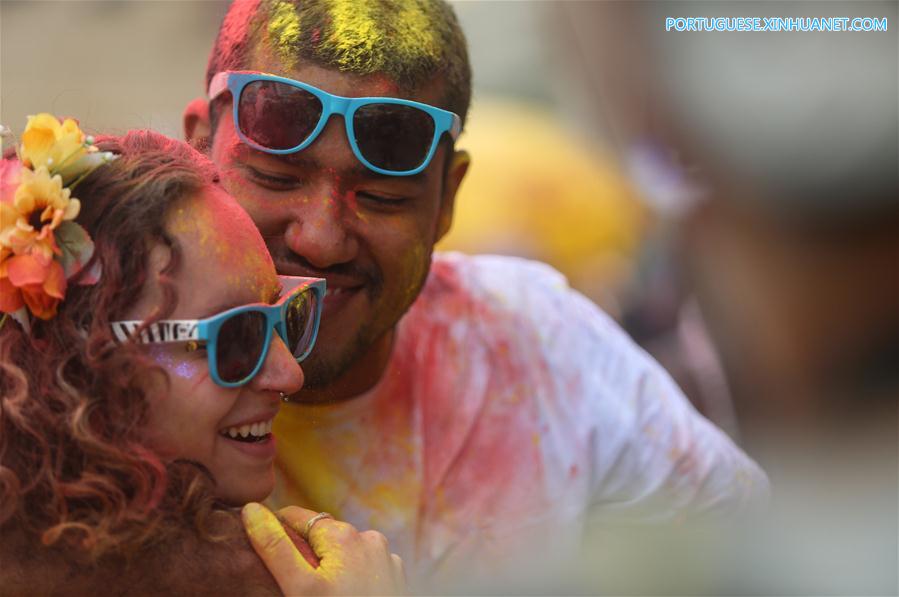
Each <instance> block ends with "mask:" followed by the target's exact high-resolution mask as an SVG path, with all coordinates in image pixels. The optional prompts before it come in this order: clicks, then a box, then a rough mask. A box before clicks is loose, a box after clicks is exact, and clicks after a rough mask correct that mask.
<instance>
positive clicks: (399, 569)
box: [390, 553, 406, 595]
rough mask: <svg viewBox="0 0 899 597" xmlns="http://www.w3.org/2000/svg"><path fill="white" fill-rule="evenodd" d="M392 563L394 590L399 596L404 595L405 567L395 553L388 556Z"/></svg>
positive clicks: (401, 559)
mask: <svg viewBox="0 0 899 597" xmlns="http://www.w3.org/2000/svg"><path fill="white" fill-rule="evenodd" d="M390 559H391V561H392V562H393V579H394V582H395V583H396V590H397V592H398V593H399V594H400V595H405V594H406V567H405V566H403V558H401V557H399V556H398V555H396V554H395V553H392V554H390Z"/></svg>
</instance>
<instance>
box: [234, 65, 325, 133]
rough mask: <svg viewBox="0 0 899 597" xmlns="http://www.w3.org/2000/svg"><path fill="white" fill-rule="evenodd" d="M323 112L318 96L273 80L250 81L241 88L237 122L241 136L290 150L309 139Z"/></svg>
mask: <svg viewBox="0 0 899 597" xmlns="http://www.w3.org/2000/svg"><path fill="white" fill-rule="evenodd" d="M321 115H322V104H321V102H320V101H319V100H318V98H317V97H315V96H314V95H312V94H311V93H309V92H308V91H306V90H305V89H300V88H298V87H293V86H291V85H285V84H284V83H278V82H276V81H253V82H252V83H249V84H248V85H247V86H246V87H244V88H243V91H241V93H240V101H239V102H238V104H237V121H238V126H239V127H240V132H242V133H243V134H244V136H245V137H246V138H247V139H249V140H250V141H252V142H253V143H256V144H257V145H260V146H262V147H265V148H267V149H292V148H294V147H296V146H297V145H300V144H301V143H302V142H303V141H305V140H306V139H307V138H309V135H311V134H312V131H314V130H315V127H316V125H317V124H318V121H319V119H320V118H321Z"/></svg>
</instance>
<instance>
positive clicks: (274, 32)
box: [206, 0, 471, 122]
mask: <svg viewBox="0 0 899 597" xmlns="http://www.w3.org/2000/svg"><path fill="white" fill-rule="evenodd" d="M259 44H267V45H268V46H269V47H270V48H271V50H272V51H273V52H274V53H275V55H276V56H278V58H279V59H280V60H281V61H282V62H283V63H284V64H285V66H289V67H292V66H294V65H296V64H298V63H299V62H301V61H302V62H308V63H312V64H316V65H318V66H323V67H325V68H330V69H335V70H339V71H341V72H346V73H352V74H357V75H369V74H375V73H379V74H384V75H386V76H388V77H389V78H390V79H391V80H392V81H393V82H394V83H396V84H397V85H398V86H399V87H400V89H401V90H403V91H404V92H407V93H413V92H415V91H418V90H420V89H421V88H422V87H423V86H425V85H427V84H429V83H431V82H432V81H434V80H435V79H437V78H440V79H442V81H443V83H444V92H443V99H442V102H441V105H440V106H439V107H441V108H444V109H447V110H451V111H453V112H455V113H457V114H458V115H459V116H460V117H461V118H462V120H463V122H464V121H465V116H466V114H467V112H468V106H469V104H470V102H471V67H470V65H469V62H468V51H467V48H466V43H465V36H464V34H463V33H462V29H461V27H459V22H458V20H457V19H456V15H455V13H454V12H453V9H452V8H451V7H450V6H449V4H447V3H446V2H444V1H443V0H365V1H364V2H359V1H358V0H327V1H325V0H234V2H232V4H231V6H230V7H229V8H228V12H227V14H226V15H225V18H224V20H223V21H222V25H221V28H220V29H219V34H218V37H217V38H216V41H215V46H214V47H213V49H212V54H211V55H210V57H209V65H208V67H207V70H206V85H207V87H208V86H209V82H210V81H211V80H212V77H213V76H214V75H215V74H216V73H218V72H221V71H224V70H242V69H246V68H248V67H249V66H250V64H249V63H250V60H251V58H252V52H253V49H254V48H255V47H256V46H257V45H259Z"/></svg>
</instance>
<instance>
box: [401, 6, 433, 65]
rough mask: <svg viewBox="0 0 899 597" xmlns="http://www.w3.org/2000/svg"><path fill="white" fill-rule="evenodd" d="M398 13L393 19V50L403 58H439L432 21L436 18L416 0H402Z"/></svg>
mask: <svg viewBox="0 0 899 597" xmlns="http://www.w3.org/2000/svg"><path fill="white" fill-rule="evenodd" d="M398 4H399V5H400V10H399V14H397V17H396V20H395V21H393V25H394V27H395V28H396V29H397V32H396V33H397V35H396V36H395V37H394V39H393V40H392V41H393V45H394V48H393V50H394V52H395V53H396V54H398V55H399V56H400V57H401V58H403V59H404V60H407V61H408V60H409V59H412V58H416V57H428V58H431V59H434V60H437V59H439V58H440V43H439V41H438V38H437V35H435V32H434V28H433V23H434V21H435V20H436V19H433V18H432V16H431V17H429V15H428V14H427V13H426V12H425V11H424V9H423V8H422V5H421V3H420V2H418V1H416V0H402V1H401V2H399V3H398Z"/></svg>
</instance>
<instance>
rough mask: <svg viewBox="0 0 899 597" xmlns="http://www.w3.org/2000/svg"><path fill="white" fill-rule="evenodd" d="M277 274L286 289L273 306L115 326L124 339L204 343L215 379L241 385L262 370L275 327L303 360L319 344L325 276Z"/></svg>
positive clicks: (189, 345) (226, 384)
mask: <svg viewBox="0 0 899 597" xmlns="http://www.w3.org/2000/svg"><path fill="white" fill-rule="evenodd" d="M278 277H279V278H280V280H281V284H282V288H283V290H282V294H281V298H280V299H278V302H276V303H275V304H274V305H266V304H264V303H254V304H250V305H242V306H240V307H233V308H231V309H228V310H227V311H222V312H221V313H219V314H217V315H213V316H212V317H207V318H205V319H165V320H161V321H154V322H152V323H146V322H144V321H115V322H112V324H111V325H112V331H113V333H114V334H115V336H116V338H117V339H118V340H119V341H120V342H127V341H129V340H130V341H133V342H138V343H141V344H159V343H169V342H185V343H186V346H185V348H186V350H187V351H188V352H193V351H195V350H198V349H200V348H205V349H206V356H207V359H208V361H209V373H210V375H211V376H212V379H213V381H215V383H217V384H218V385H220V386H224V387H226V388H233V387H237V386H242V385H244V384H246V383H247V382H249V381H250V380H251V379H253V378H254V377H255V376H256V374H257V373H259V371H260V369H262V364H263V363H264V362H265V358H266V357H267V356H268V351H269V347H270V346H271V343H272V330H274V331H276V332H277V333H278V335H279V336H280V337H281V339H282V340H283V341H284V344H286V345H287V348H288V349H289V350H290V352H291V353H292V354H293V356H294V357H295V358H296V360H297V362H298V363H299V362H301V361H302V360H303V359H305V358H306V357H307V356H309V353H310V352H311V351H312V347H313V346H315V338H316V337H317V336H318V325H319V321H320V320H321V311H322V300H323V299H324V296H325V280H324V279H323V278H301V277H296V276H278Z"/></svg>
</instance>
